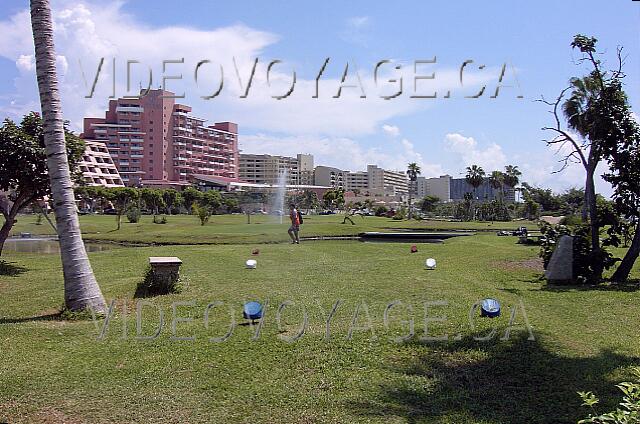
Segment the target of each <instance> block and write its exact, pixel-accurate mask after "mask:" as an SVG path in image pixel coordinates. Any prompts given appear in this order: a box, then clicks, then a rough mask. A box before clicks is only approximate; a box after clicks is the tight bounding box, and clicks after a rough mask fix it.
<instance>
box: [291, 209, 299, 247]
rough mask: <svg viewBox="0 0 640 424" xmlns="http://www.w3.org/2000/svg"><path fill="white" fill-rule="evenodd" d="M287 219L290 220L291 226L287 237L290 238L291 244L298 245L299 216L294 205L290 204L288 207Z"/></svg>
mask: <svg viewBox="0 0 640 424" xmlns="http://www.w3.org/2000/svg"><path fill="white" fill-rule="evenodd" d="M289 219H291V226H290V227H289V231H288V233H289V237H291V244H294V243H295V244H300V238H299V237H298V232H299V231H300V214H299V213H298V210H297V209H296V205H294V204H293V203H291V204H290V205H289Z"/></svg>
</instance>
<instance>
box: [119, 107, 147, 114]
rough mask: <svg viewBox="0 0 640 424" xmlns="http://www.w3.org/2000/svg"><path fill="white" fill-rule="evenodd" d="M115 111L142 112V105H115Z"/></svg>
mask: <svg viewBox="0 0 640 424" xmlns="http://www.w3.org/2000/svg"><path fill="white" fill-rule="evenodd" d="M116 112H138V113H142V112H144V108H143V107H142V106H117V107H116Z"/></svg>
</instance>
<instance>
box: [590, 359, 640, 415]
mask: <svg viewBox="0 0 640 424" xmlns="http://www.w3.org/2000/svg"><path fill="white" fill-rule="evenodd" d="M633 374H634V377H635V380H636V381H635V382H634V383H631V382H623V383H620V384H617V385H616V387H617V388H618V389H620V391H621V392H622V393H623V394H624V396H623V397H622V402H620V406H621V407H622V408H616V410H615V411H613V412H607V413H605V414H602V415H596V416H594V415H592V414H589V417H587V418H585V419H584V420H580V421H578V424H587V423H596V424H600V423H611V424H640V367H634V368H633ZM578 395H579V396H580V398H581V399H582V406H588V407H590V408H591V409H592V410H593V411H595V408H594V406H595V405H596V404H597V403H598V402H599V401H600V400H599V399H598V398H597V397H596V395H594V394H593V392H578Z"/></svg>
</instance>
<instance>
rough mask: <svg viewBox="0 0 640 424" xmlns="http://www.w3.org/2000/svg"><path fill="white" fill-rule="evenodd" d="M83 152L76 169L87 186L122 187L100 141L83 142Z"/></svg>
mask: <svg viewBox="0 0 640 424" xmlns="http://www.w3.org/2000/svg"><path fill="white" fill-rule="evenodd" d="M84 143H85V150H84V155H83V156H82V160H81V161H80V162H79V163H78V168H79V169H80V171H81V172H82V179H83V181H84V184H85V185H88V186H103V187H123V186H124V184H123V183H122V179H121V178H120V174H119V173H118V169H117V168H116V165H115V164H114V163H113V160H112V159H111V155H110V154H109V150H107V146H105V145H104V143H102V142H100V141H92V140H84Z"/></svg>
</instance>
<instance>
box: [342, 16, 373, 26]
mask: <svg viewBox="0 0 640 424" xmlns="http://www.w3.org/2000/svg"><path fill="white" fill-rule="evenodd" d="M369 21H370V18H369V17H368V16H354V17H352V18H349V19H347V24H348V25H349V26H350V27H353V28H362V27H363V26H366V25H367V24H368V23H369Z"/></svg>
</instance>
